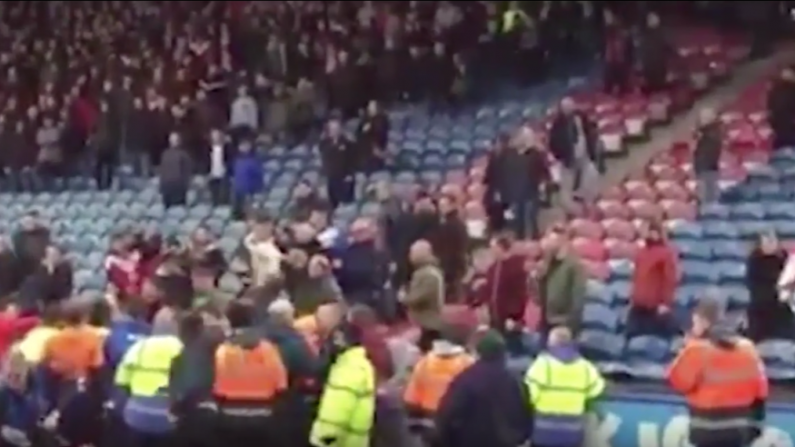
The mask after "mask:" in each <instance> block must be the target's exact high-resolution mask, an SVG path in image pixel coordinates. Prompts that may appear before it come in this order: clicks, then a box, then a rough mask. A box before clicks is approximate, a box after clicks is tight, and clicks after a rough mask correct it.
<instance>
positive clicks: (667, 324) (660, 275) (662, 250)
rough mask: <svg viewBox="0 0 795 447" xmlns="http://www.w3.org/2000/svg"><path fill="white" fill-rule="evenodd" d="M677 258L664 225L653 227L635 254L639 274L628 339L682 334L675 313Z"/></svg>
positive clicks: (634, 285)
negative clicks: (679, 331)
mask: <svg viewBox="0 0 795 447" xmlns="http://www.w3.org/2000/svg"><path fill="white" fill-rule="evenodd" d="M677 264H678V261H677V255H676V253H675V251H674V248H673V247H671V246H670V244H669V243H668V241H667V240H666V237H665V229H664V228H663V227H662V225H660V224H658V223H654V224H652V225H650V226H649V228H648V230H647V233H646V238H645V240H644V245H643V247H641V248H639V249H638V251H637V253H636V254H635V271H634V273H633V276H632V292H631V295H630V296H631V299H630V309H629V315H628V316H627V329H626V333H627V337H634V336H638V335H656V336H660V337H663V338H668V337H670V336H672V335H674V334H675V333H676V332H678V330H677V328H676V322H675V320H674V317H673V314H672V310H673V304H674V295H675V294H676V286H677V285H678V284H679V270H678V266H677Z"/></svg>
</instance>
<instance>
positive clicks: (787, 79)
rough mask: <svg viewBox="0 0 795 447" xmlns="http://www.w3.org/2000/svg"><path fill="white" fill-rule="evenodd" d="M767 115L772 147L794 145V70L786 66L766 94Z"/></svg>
mask: <svg viewBox="0 0 795 447" xmlns="http://www.w3.org/2000/svg"><path fill="white" fill-rule="evenodd" d="M767 115H768V121H769V122H770V128H771V129H772V130H773V148H774V149H780V148H783V147H789V146H795V125H793V123H795V71H793V69H792V68H790V67H788V68H785V69H784V70H782V71H781V76H780V77H779V79H777V80H776V81H775V82H774V83H773V87H772V88H771V89H770V91H769V92H768V94H767Z"/></svg>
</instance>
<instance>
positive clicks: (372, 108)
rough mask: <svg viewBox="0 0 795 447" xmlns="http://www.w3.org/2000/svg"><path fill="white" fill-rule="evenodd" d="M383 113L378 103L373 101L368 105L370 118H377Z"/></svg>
mask: <svg viewBox="0 0 795 447" xmlns="http://www.w3.org/2000/svg"><path fill="white" fill-rule="evenodd" d="M380 111H381V108H380V107H379V106H378V101H376V100H374V99H371V100H370V102H368V103H367V114H368V115H370V116H375V115H377V114H378V112H380Z"/></svg>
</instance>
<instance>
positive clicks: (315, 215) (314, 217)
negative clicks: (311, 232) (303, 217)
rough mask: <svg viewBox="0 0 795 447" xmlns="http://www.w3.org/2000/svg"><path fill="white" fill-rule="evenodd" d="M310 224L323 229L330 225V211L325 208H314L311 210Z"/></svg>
mask: <svg viewBox="0 0 795 447" xmlns="http://www.w3.org/2000/svg"><path fill="white" fill-rule="evenodd" d="M308 220H309V224H310V225H312V226H313V227H315V229H316V230H318V231H322V230H325V229H326V227H328V220H329V219H328V212H327V211H326V210H324V209H317V208H316V209H313V210H312V211H310V212H309V219H308Z"/></svg>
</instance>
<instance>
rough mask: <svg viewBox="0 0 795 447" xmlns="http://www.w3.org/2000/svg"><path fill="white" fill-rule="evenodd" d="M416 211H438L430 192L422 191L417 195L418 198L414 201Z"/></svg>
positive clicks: (426, 212) (428, 212)
mask: <svg viewBox="0 0 795 447" xmlns="http://www.w3.org/2000/svg"><path fill="white" fill-rule="evenodd" d="M414 212H415V213H418V214H434V213H436V204H435V203H434V202H433V197H431V196H430V195H429V194H425V193H420V195H419V196H417V200H415V201H414Z"/></svg>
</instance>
